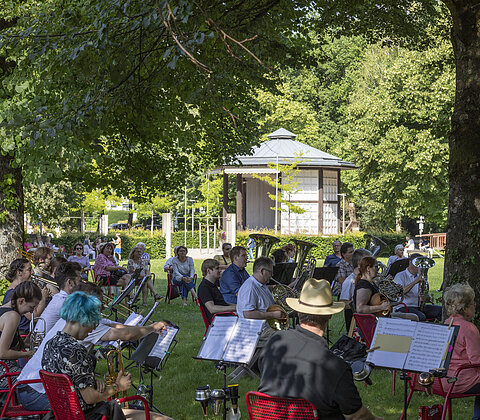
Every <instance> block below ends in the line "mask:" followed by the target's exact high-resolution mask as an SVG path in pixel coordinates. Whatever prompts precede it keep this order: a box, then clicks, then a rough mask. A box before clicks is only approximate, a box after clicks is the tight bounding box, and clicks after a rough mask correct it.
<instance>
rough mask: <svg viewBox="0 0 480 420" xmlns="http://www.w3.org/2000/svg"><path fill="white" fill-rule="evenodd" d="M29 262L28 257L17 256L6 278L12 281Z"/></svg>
mask: <svg viewBox="0 0 480 420" xmlns="http://www.w3.org/2000/svg"><path fill="white" fill-rule="evenodd" d="M27 263H29V261H28V260H27V259H26V258H17V259H16V260H13V262H12V263H11V264H10V267H9V268H8V271H7V274H6V276H5V278H6V279H7V280H8V281H9V282H10V283H12V282H13V281H14V280H15V278H16V277H17V273H18V272H19V271H21V270H22V269H23V266H24V265H25V264H27Z"/></svg>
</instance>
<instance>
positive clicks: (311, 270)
mask: <svg viewBox="0 0 480 420" xmlns="http://www.w3.org/2000/svg"><path fill="white" fill-rule="evenodd" d="M315 268H317V260H316V259H315V257H314V256H313V255H310V257H309V258H308V261H307V263H306V264H304V266H303V268H302V270H301V272H300V275H299V276H298V277H297V278H296V279H295V280H294V281H293V282H292V284H291V286H292V288H293V289H294V290H295V292H296V293H297V294H298V293H300V290H302V287H303V284H304V283H305V281H306V280H307V279H309V278H313V276H314V275H315Z"/></svg>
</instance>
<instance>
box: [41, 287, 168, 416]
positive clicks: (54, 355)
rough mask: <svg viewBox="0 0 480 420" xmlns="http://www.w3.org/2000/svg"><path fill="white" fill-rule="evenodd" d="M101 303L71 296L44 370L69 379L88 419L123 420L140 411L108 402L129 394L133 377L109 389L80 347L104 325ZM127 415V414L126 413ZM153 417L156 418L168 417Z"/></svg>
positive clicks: (46, 355) (121, 376) (48, 347)
mask: <svg viewBox="0 0 480 420" xmlns="http://www.w3.org/2000/svg"><path fill="white" fill-rule="evenodd" d="M100 306H101V302H100V301H99V300H98V299H97V298H95V297H93V296H88V295H86V294H85V293H82V292H75V293H73V294H71V295H70V296H69V297H68V298H67V299H66V301H65V304H64V306H63V307H62V310H61V312H60V316H61V317H62V318H63V319H64V320H65V321H66V323H65V326H64V328H63V329H62V330H61V331H58V332H57V333H56V335H55V336H54V337H53V338H51V339H50V340H49V341H48V342H47V343H46V345H45V348H44V352H43V358H42V369H44V370H46V371H48V372H52V373H63V374H66V375H67V376H69V378H70V379H71V380H72V382H73V386H74V388H75V391H76V393H77V396H78V399H79V402H80V405H81V407H82V410H83V412H84V415H85V417H86V418H87V419H96V418H101V416H103V415H106V416H107V418H108V419H114V420H120V419H124V418H126V417H128V418H131V417H130V414H135V413H136V414H138V416H135V417H136V418H139V417H141V414H143V413H140V412H138V411H135V410H130V409H122V408H121V407H120V405H119V404H118V403H117V402H116V401H115V400H112V401H108V402H107V401H106V400H107V398H111V397H113V396H114V395H115V394H117V392H119V391H127V390H128V389H129V388H130V387H131V385H132V378H131V375H130V373H126V374H121V373H120V372H119V373H118V375H117V379H116V381H115V385H109V386H107V385H106V384H105V382H104V381H102V380H96V379H95V371H94V369H95V366H94V361H93V360H92V359H91V358H90V357H88V353H87V350H86V349H85V347H84V346H83V345H82V344H80V342H79V341H80V340H83V339H84V338H85V337H86V336H87V335H88V333H89V332H91V331H92V330H93V329H94V328H95V326H96V325H98V323H99V322H100V319H101V316H100ZM122 411H123V413H122ZM152 414H153V416H152V418H156V419H165V418H167V417H165V416H163V415H161V416H159V415H156V414H155V413H151V415H152Z"/></svg>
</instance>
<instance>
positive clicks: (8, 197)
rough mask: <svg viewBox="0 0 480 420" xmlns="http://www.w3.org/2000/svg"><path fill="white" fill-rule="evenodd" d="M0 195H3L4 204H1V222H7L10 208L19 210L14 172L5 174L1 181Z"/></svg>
mask: <svg viewBox="0 0 480 420" xmlns="http://www.w3.org/2000/svg"><path fill="white" fill-rule="evenodd" d="M0 196H1V197H2V204H1V206H0V223H5V222H6V221H7V218H8V215H9V213H10V210H17V209H18V205H19V203H18V197H17V193H16V191H15V180H14V178H13V174H10V173H7V174H5V175H4V176H3V180H1V181H0Z"/></svg>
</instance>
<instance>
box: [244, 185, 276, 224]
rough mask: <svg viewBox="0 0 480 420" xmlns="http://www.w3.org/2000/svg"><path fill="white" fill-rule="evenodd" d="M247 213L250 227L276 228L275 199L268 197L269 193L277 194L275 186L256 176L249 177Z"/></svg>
mask: <svg viewBox="0 0 480 420" xmlns="http://www.w3.org/2000/svg"><path fill="white" fill-rule="evenodd" d="M246 181H247V194H246V195H247V214H246V222H247V228H248V229H262V228H266V229H274V228H275V211H274V210H270V207H275V201H273V200H271V199H270V198H269V197H268V195H267V194H268V193H271V194H275V188H273V187H271V186H270V185H268V184H267V183H266V182H263V181H260V180H259V179H255V178H247V179H246Z"/></svg>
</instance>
